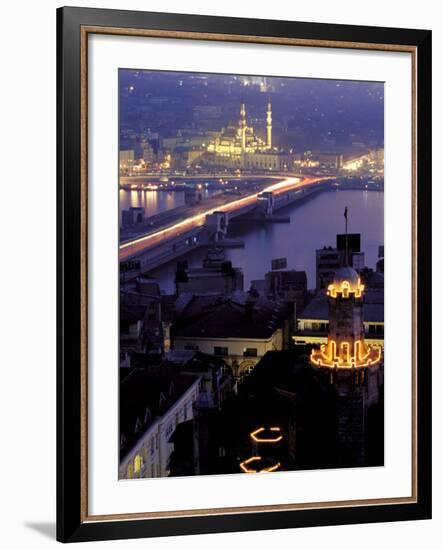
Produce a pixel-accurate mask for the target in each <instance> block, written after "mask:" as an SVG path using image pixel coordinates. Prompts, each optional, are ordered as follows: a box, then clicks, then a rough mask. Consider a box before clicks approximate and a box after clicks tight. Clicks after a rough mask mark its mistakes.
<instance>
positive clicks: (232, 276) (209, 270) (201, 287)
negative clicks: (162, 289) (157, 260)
mask: <svg viewBox="0 0 443 550" xmlns="http://www.w3.org/2000/svg"><path fill="white" fill-rule="evenodd" d="M175 282H176V289H177V290H176V292H177V294H181V293H183V292H187V293H192V294H198V293H202V292H212V293H214V292H215V293H219V294H221V295H223V296H228V295H230V294H232V293H233V292H235V291H236V290H243V272H242V270H241V269H239V268H236V267H233V266H232V262H230V261H226V260H225V258H224V252H223V249H211V250H209V251H208V253H207V256H206V258H205V259H204V260H203V265H202V267H194V268H189V267H188V266H187V264H186V263H179V264H178V266H177V271H176V275H175Z"/></svg>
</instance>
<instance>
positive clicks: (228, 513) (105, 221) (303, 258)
mask: <svg viewBox="0 0 443 550" xmlns="http://www.w3.org/2000/svg"><path fill="white" fill-rule="evenodd" d="M57 17H58V19H57V29H58V56H57V63H58V389H57V391H58V504H57V510H58V519H57V538H58V539H59V540H61V541H64V542H73V541H85V540H102V539H118V538H132V537H152V536H166V535H179V534H194V533H215V532H222V531H245V530H257V529H277V528H288V527H297V526H315V525H331V524H346V523H363V522H365V523H366V522H379V521H397V520H411V519H427V518H430V517H431V346H430V344H431V290H430V289H431V219H430V218H431V208H430V204H431V32H430V31H425V30H407V29H393V28H381V27H380V28H378V27H377V28H375V27H353V26H344V25H324V24H319V23H298V22H297V23H296V22H288V21H265V20H253V19H234V18H221V17H207V16H196V15H192V16H190V15H178V14H163V13H143V12H130V11H115V10H101V9H84V8H60V9H59V10H58V13H57Z"/></svg>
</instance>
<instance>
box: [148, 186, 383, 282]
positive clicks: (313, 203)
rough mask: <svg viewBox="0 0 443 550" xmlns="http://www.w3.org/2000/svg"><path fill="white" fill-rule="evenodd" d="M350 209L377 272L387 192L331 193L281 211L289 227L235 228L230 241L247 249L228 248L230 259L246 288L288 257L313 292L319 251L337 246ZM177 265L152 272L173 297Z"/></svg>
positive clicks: (200, 254) (197, 256)
mask: <svg viewBox="0 0 443 550" xmlns="http://www.w3.org/2000/svg"><path fill="white" fill-rule="evenodd" d="M346 206H347V207H348V231H349V232H350V233H360V234H361V249H362V251H363V252H364V253H365V264H366V265H367V266H368V267H371V268H375V263H376V261H377V256H378V247H379V245H381V244H383V243H384V239H383V234H384V233H383V219H384V193H383V192H379V191H329V192H324V193H319V194H318V195H316V196H314V197H313V198H311V199H309V200H308V201H306V202H305V203H303V204H300V205H298V206H292V207H289V208H287V209H285V210H280V211H279V212H278V215H282V216H283V215H284V216H289V217H290V223H289V224H260V223H251V222H249V223H248V224H246V223H233V224H231V225H230V235H229V236H230V237H231V238H236V239H241V240H243V241H244V242H245V248H243V249H226V259H229V260H231V261H232V264H233V265H234V266H235V267H241V268H243V273H244V286H245V289H248V288H249V286H250V283H251V280H252V279H263V278H264V275H265V273H266V272H267V271H270V269H271V260H272V259H273V258H282V257H286V258H287V260H288V269H297V270H302V271H306V274H307V277H308V287H309V288H314V287H315V251H316V249H318V248H323V246H325V245H326V246H329V245H330V246H332V247H334V246H335V236H336V234H337V233H344V215H343V214H344V209H345V207H346ZM204 256H205V251H204V250H203V249H202V250H197V251H196V252H194V253H192V254H190V255H189V256H188V257H187V258H186V259H187V260H188V263H189V265H190V266H196V265H201V261H202V259H203V258H204ZM175 265H176V262H174V263H172V264H167V265H165V266H163V267H161V268H160V269H158V270H155V271H154V272H152V275H153V276H155V277H156V278H157V280H158V281H159V283H160V287H161V289H162V290H163V291H166V292H168V293H169V292H172V291H173V288H174V285H173V281H174V270H175Z"/></svg>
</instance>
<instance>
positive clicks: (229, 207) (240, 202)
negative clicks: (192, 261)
mask: <svg viewBox="0 0 443 550" xmlns="http://www.w3.org/2000/svg"><path fill="white" fill-rule="evenodd" d="M326 179H328V178H325V177H323V178H320V177H316V178H313V177H311V178H309V177H304V178H298V177H289V178H286V179H284V180H282V181H279V182H277V183H273V184H271V185H269V186H268V187H266V188H265V189H263V190H262V191H260V192H259V193H254V194H252V195H248V196H246V197H242V198H240V199H236V200H234V201H231V202H229V203H227V204H224V205H223V206H220V207H218V208H216V209H214V208H211V209H209V210H207V211H205V212H202V213H200V214H196V215H195V216H191V217H190V218H187V219H185V220H182V221H179V222H177V223H175V224H174V225H171V226H169V227H165V228H164V229H159V230H158V231H155V232H154V233H150V234H148V235H144V236H141V237H136V238H135V239H133V240H131V241H128V242H125V243H122V244H121V245H120V248H119V259H120V261H124V260H128V259H129V258H132V257H133V256H136V255H137V254H140V253H142V252H145V251H146V250H148V249H149V248H152V247H154V246H157V245H159V244H162V243H163V242H164V241H165V240H167V239H173V238H175V237H178V236H180V235H181V234H183V233H185V232H187V231H190V230H191V229H195V228H197V227H201V226H202V225H204V222H205V220H206V216H208V215H209V214H212V213H213V212H214V211H217V212H228V213H229V212H232V211H235V210H238V209H239V208H244V207H246V206H252V205H253V204H254V203H255V201H256V200H257V197H258V195H260V194H261V193H265V192H272V193H274V194H275V195H277V196H278V195H281V194H283V193H287V192H289V191H293V190H295V189H304V188H306V187H310V186H311V185H315V184H318V183H321V182H322V181H324V180H326Z"/></svg>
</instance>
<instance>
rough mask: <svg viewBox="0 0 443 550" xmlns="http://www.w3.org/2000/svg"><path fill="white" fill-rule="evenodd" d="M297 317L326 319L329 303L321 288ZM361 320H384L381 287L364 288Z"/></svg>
mask: <svg viewBox="0 0 443 550" xmlns="http://www.w3.org/2000/svg"><path fill="white" fill-rule="evenodd" d="M299 319H314V320H316V321H325V322H326V321H327V320H328V319H329V304H328V297H327V296H326V291H325V290H321V291H320V292H318V293H317V294H316V295H315V296H314V298H313V299H312V300H311V301H310V302H309V304H308V305H307V306H306V307H305V309H304V310H303V312H302V314H301V315H300V316H299ZM363 321H365V322H369V323H370V322H374V323H377V322H378V323H382V322H384V292H383V290H381V289H372V288H369V289H367V290H365V293H364V298H363Z"/></svg>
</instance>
